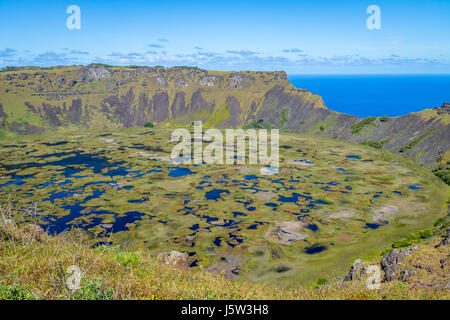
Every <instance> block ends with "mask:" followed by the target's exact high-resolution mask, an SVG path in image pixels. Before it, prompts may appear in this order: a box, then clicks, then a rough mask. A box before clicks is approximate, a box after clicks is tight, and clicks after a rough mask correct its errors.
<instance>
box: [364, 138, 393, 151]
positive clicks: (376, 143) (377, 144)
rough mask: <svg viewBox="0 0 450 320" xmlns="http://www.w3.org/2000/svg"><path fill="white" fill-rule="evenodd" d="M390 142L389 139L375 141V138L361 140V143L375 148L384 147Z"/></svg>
mask: <svg viewBox="0 0 450 320" xmlns="http://www.w3.org/2000/svg"><path fill="white" fill-rule="evenodd" d="M386 143H388V141H387V140H381V141H373V140H364V141H363V142H361V144H363V145H366V146H369V147H372V148H375V149H382V148H383V145H385V144H386Z"/></svg>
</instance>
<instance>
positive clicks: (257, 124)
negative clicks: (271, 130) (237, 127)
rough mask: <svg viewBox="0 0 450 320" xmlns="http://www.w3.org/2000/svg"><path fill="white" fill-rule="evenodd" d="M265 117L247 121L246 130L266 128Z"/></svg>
mask: <svg viewBox="0 0 450 320" xmlns="http://www.w3.org/2000/svg"><path fill="white" fill-rule="evenodd" d="M264 127H265V126H264V119H259V120H253V121H252V122H250V123H247V124H246V125H244V126H243V128H244V129H245V130H247V129H264Z"/></svg>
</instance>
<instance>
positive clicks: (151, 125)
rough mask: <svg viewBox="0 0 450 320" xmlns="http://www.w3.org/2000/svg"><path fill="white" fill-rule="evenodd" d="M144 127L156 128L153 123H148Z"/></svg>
mask: <svg viewBox="0 0 450 320" xmlns="http://www.w3.org/2000/svg"><path fill="white" fill-rule="evenodd" d="M144 127H145V128H153V127H154V126H153V123H151V122H147V123H146V124H145V125H144Z"/></svg>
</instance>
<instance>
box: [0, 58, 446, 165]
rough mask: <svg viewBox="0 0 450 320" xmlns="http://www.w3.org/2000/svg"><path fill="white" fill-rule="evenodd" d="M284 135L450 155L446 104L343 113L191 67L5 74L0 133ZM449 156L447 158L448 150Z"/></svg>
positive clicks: (246, 78) (272, 80) (265, 84)
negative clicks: (382, 114) (182, 129)
mask: <svg viewBox="0 0 450 320" xmlns="http://www.w3.org/2000/svg"><path fill="white" fill-rule="evenodd" d="M195 120H203V121H204V125H205V126H206V127H218V128H225V127H241V126H246V127H251V126H255V123H258V126H265V127H272V128H280V129H283V130H287V131H291V132H298V133H310V134H316V135H324V136H329V137H335V138H337V139H342V140H346V141H351V142H356V143H361V142H364V143H367V144H370V145H375V146H377V147H382V148H383V149H387V150H392V151H394V152H399V153H401V154H403V155H405V156H407V157H409V158H411V159H413V160H414V161H416V162H418V163H421V164H424V165H426V166H428V167H432V166H434V164H435V162H436V160H437V159H441V158H442V157H443V156H444V157H445V154H446V152H447V151H448V150H449V149H450V130H449V123H450V115H449V110H448V106H445V105H444V106H443V107H442V108H435V109H430V110H424V111H422V112H419V113H413V114H408V115H405V116H402V117H396V118H367V119H360V118H358V117H355V116H352V115H347V114H342V113H337V112H334V111H332V110H329V109H327V108H326V107H325V105H324V103H323V101H322V99H321V97H320V96H318V95H315V94H313V93H311V92H308V91H306V90H304V89H298V88H295V87H294V86H292V84H291V83H290V82H289V81H288V79H287V77H286V74H285V73H284V72H256V71H255V72H251V71H242V72H219V71H207V70H202V69H198V68H189V67H174V68H162V67H136V68H131V67H109V66H104V65H89V66H87V67H56V68H49V69H42V68H20V69H17V70H15V71H8V72H2V73H0V134H3V135H8V134H10V133H9V132H14V133H17V134H30V133H39V132H42V131H43V130H55V129H57V128H77V127H82V128H103V127H104V128H106V127H133V126H143V125H145V124H146V123H148V122H152V123H154V124H156V125H159V126H175V125H176V126H183V125H190V124H191V123H192V121H195ZM447 154H448V152H447Z"/></svg>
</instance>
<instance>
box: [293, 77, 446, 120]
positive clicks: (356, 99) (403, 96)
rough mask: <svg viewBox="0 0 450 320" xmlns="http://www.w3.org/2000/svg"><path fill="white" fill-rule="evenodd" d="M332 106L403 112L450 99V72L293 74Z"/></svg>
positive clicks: (362, 113) (365, 112)
mask: <svg viewBox="0 0 450 320" xmlns="http://www.w3.org/2000/svg"><path fill="white" fill-rule="evenodd" d="M288 78H289V80H290V81H291V83H292V84H293V85H294V86H296V87H297V88H303V89H308V90H309V91H311V92H313V93H317V94H319V95H320V96H322V98H323V100H324V102H325V105H326V106H327V107H328V108H329V109H332V110H335V111H339V112H343V113H349V114H352V115H355V116H358V117H368V116H377V117H379V116H384V115H387V116H390V117H395V116H401V115H404V114H407V113H410V112H416V111H420V110H423V109H430V108H434V107H440V106H441V105H442V103H443V102H450V75H289V76H288Z"/></svg>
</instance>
